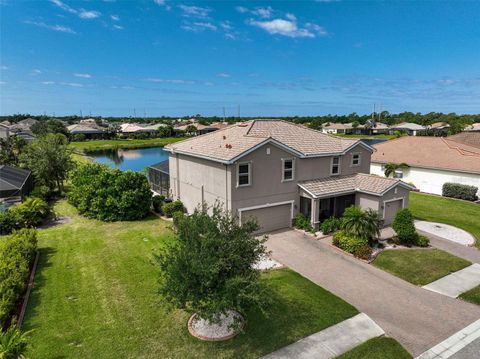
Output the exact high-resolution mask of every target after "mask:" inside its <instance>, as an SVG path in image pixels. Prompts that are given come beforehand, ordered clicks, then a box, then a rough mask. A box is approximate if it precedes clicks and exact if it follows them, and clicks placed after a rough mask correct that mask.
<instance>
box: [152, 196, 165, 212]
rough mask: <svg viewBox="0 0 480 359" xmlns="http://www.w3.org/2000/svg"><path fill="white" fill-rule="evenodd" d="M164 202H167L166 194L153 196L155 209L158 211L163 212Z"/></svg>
mask: <svg viewBox="0 0 480 359" xmlns="http://www.w3.org/2000/svg"><path fill="white" fill-rule="evenodd" d="M164 202H165V196H153V197H152V206H153V210H154V211H155V212H157V213H160V214H162V205H163V203H164Z"/></svg>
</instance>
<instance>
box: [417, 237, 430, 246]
mask: <svg viewBox="0 0 480 359" xmlns="http://www.w3.org/2000/svg"><path fill="white" fill-rule="evenodd" d="M415 244H416V245H417V246H419V247H428V245H429V244H430V239H428V237H426V236H422V235H418V236H417V242H416V243H415Z"/></svg>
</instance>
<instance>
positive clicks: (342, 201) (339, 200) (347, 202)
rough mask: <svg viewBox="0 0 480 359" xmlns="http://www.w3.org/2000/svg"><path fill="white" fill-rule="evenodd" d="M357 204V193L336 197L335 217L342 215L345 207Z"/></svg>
mask: <svg viewBox="0 0 480 359" xmlns="http://www.w3.org/2000/svg"><path fill="white" fill-rule="evenodd" d="M353 205H355V195H354V194H347V195H346V196H340V197H335V217H341V216H342V214H343V212H345V209H347V208H348V207H350V206H353Z"/></svg>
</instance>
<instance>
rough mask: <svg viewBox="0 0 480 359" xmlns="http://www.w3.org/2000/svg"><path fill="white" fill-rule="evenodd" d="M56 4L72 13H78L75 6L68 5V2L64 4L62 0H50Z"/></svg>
mask: <svg viewBox="0 0 480 359" xmlns="http://www.w3.org/2000/svg"><path fill="white" fill-rule="evenodd" d="M50 1H51V2H52V3H53V4H54V5H55V6H58V7H59V8H60V9H62V10H64V11H66V12H69V13H70V14H76V13H78V11H77V10H75V9H74V8H72V7H70V6H68V5H67V4H64V3H63V2H61V1H60V0H50Z"/></svg>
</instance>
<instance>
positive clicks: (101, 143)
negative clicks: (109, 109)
mask: <svg viewBox="0 0 480 359" xmlns="http://www.w3.org/2000/svg"><path fill="white" fill-rule="evenodd" d="M184 139H185V138H184V137H166V138H147V139H144V140H134V139H132V140H93V141H82V142H71V143H70V147H71V148H73V149H74V150H78V151H95V150H108V149H114V148H144V147H160V146H165V145H168V144H169V143H174V142H177V141H181V140H184Z"/></svg>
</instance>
